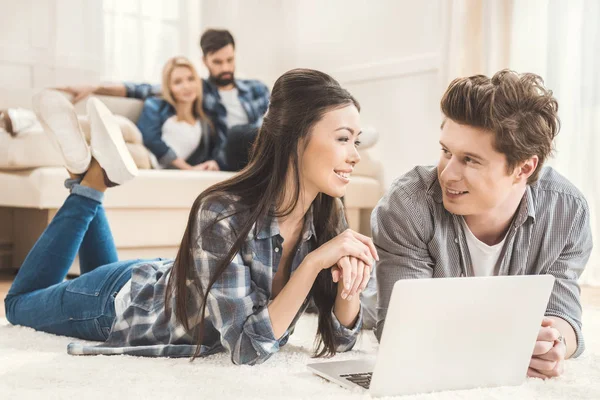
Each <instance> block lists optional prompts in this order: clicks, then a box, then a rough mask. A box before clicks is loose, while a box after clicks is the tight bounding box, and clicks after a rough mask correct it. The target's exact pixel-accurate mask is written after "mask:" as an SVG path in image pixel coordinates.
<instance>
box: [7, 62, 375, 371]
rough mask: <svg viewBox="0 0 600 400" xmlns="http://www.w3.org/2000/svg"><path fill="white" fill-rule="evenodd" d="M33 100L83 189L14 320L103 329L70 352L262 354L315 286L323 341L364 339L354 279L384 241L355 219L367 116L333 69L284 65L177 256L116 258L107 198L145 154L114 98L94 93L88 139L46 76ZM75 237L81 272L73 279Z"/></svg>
mask: <svg viewBox="0 0 600 400" xmlns="http://www.w3.org/2000/svg"><path fill="white" fill-rule="evenodd" d="M34 103H35V108H36V111H37V114H38V117H39V119H40V121H41V122H42V123H43V124H44V125H45V130H46V131H47V132H48V133H49V134H51V136H53V137H54V138H55V139H56V140H57V141H58V144H59V147H60V148H61V150H62V152H63V155H64V158H65V163H66V167H67V169H68V171H69V173H70V174H71V179H69V180H67V182H66V186H67V187H68V188H70V190H71V195H70V196H69V197H68V198H67V199H66V200H65V203H64V204H63V206H62V207H61V209H60V210H59V211H58V213H57V214H56V216H55V217H54V219H53V220H52V222H51V223H50V225H48V227H47V228H46V230H45V231H44V233H43V234H42V235H41V236H40V238H39V239H38V241H37V243H36V244H35V246H34V247H33V248H32V250H31V251H30V253H29V255H28V256H27V258H26V260H25V261H24V263H23V265H22V266H21V268H20V270H19V273H18V275H17V277H16V278H15V280H14V282H13V285H12V286H11V288H10V290H9V293H8V295H7V297H6V299H5V307H6V317H7V319H8V320H9V321H10V322H11V323H12V324H18V325H25V326H29V327H32V328H35V329H38V330H41V331H45V332H50V333H54V334H59V335H67V336H74V337H79V338H82V339H86V340H97V341H98V340H99V341H105V342H104V343H103V344H100V345H98V346H89V345H81V344H71V345H69V348H68V352H69V353H70V354H132V355H138V356H164V357H193V358H194V357H196V356H199V355H200V356H204V355H208V354H212V353H215V352H219V351H223V350H226V351H228V352H229V353H230V354H231V359H232V361H233V362H234V363H235V364H260V363H262V362H264V361H266V360H267V359H268V358H269V357H270V356H271V355H273V354H274V353H276V352H277V351H278V350H279V348H280V347H281V346H283V345H285V344H286V343H287V341H288V338H289V336H290V334H291V333H292V332H293V330H294V326H295V324H296V322H297V320H298V318H299V317H300V315H301V314H302V313H303V311H304V309H305V308H306V307H307V305H308V303H309V300H310V299H313V300H314V303H315V304H316V306H317V308H318V311H319V326H318V333H317V338H318V344H317V347H316V349H315V353H316V354H317V355H318V356H323V355H328V354H335V353H336V352H341V351H347V350H350V349H351V348H352V347H353V346H354V344H355V342H356V338H357V335H358V333H359V332H360V328H361V325H362V308H361V303H360V300H359V298H360V296H359V295H358V294H359V293H360V292H361V291H362V290H363V289H364V288H365V287H366V285H367V282H368V281H369V278H370V272H371V267H372V265H373V262H374V259H377V252H376V250H375V246H374V245H373V243H372V241H371V240H370V239H369V238H367V237H365V236H363V235H360V234H358V233H356V232H353V231H351V230H349V229H345V227H346V220H345V218H344V214H343V209H342V206H341V202H340V200H339V198H340V197H342V196H343V195H344V193H345V192H346V186H347V185H348V183H349V181H350V179H349V175H350V174H351V172H352V170H353V168H354V166H355V165H356V163H358V162H359V161H360V156H359V154H358V151H357V148H356V147H357V146H358V145H359V140H358V139H359V135H360V116H359V105H358V103H357V101H356V100H355V99H354V98H353V97H352V96H351V95H350V93H348V92H347V91H346V90H345V89H343V88H341V87H340V85H339V84H338V83H337V82H336V81H335V80H334V79H333V78H331V77H330V76H328V75H326V74H324V73H321V72H318V71H314V70H306V69H297V70H292V71H289V72H287V73H285V74H284V75H283V76H281V77H280V78H279V79H278V80H277V82H276V83H275V86H274V88H273V96H272V101H271V104H270V107H269V111H268V113H267V115H266V116H265V119H264V123H263V125H262V128H261V129H260V133H259V135H258V137H257V140H256V143H255V145H254V151H253V157H252V159H251V161H250V163H249V165H248V166H247V167H246V168H244V170H242V171H241V172H240V173H239V174H237V175H236V176H235V177H233V178H231V179H229V180H227V181H224V182H222V183H219V184H217V185H215V186H213V187H211V188H209V189H207V190H206V191H204V192H203V193H201V194H200V195H199V197H198V198H197V199H196V201H195V202H194V205H193V207H192V210H191V212H190V218H189V222H188V226H187V228H186V231H185V234H184V238H183V240H182V243H181V247H180V249H179V253H178V255H177V258H176V259H175V260H163V259H156V260H130V261H118V260H117V253H116V249H115V245H114V242H113V239H112V235H111V232H110V228H109V226H108V221H107V219H106V215H105V212H104V209H103V207H102V199H103V197H104V191H105V190H106V189H107V187H109V186H112V185H113V184H123V183H125V182H126V181H128V180H130V179H132V178H133V177H134V176H135V175H136V173H137V169H136V167H135V164H134V163H133V160H132V159H131V156H130V155H129V153H128V151H127V149H126V147H125V143H124V142H123V138H122V135H121V133H120V132H119V130H118V127H117V125H116V123H115V121H114V120H113V119H112V118H113V117H112V115H111V114H110V112H109V111H108V109H106V107H104V105H103V104H102V103H101V102H100V101H98V100H97V99H95V98H92V99H90V100H89V102H88V113H89V114H90V121H91V126H92V139H91V152H90V149H89V148H88V146H87V144H86V142H85V139H84V136H83V134H82V133H81V130H80V128H79V125H78V123H77V118H76V115H75V112H74V110H73V107H72V105H71V104H70V103H69V102H68V101H66V99H65V98H64V97H63V96H62V95H60V94H59V93H57V92H54V91H45V92H42V93H41V94H40V95H38V96H37V97H36V98H35V99H34ZM297 110H302V112H298V111H297ZM157 229H160V227H157ZM77 253H79V260H80V268H81V273H82V275H81V276H80V277H78V278H76V279H73V280H71V281H64V278H65V275H66V274H67V271H68V270H69V267H70V266H71V264H72V263H73V260H74V259H75V256H76V255H77Z"/></svg>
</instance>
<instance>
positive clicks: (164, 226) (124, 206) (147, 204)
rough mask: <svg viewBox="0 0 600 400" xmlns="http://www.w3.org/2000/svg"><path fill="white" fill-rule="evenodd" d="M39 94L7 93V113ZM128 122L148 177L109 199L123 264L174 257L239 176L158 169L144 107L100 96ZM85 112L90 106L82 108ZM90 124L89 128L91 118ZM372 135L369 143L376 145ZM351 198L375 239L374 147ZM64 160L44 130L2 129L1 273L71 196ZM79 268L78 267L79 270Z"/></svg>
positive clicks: (1, 97) (1, 102)
mask: <svg viewBox="0 0 600 400" xmlns="http://www.w3.org/2000/svg"><path fill="white" fill-rule="evenodd" d="M34 92H35V91H33V90H1V91H0V109H3V108H8V107H25V108H30V102H31V96H32V94H33V93H34ZM100 98H101V100H102V101H103V102H105V104H106V105H107V106H108V107H109V109H111V111H112V112H113V113H115V114H117V115H122V116H124V117H126V118H127V119H128V120H129V121H128V120H125V119H123V120H122V121H121V126H122V130H123V131H124V137H125V140H126V142H128V147H129V149H130V151H131V153H132V155H133V156H134V159H135V160H136V164H137V165H138V167H140V174H139V176H138V177H136V178H135V179H134V180H133V181H131V182H128V183H127V184H126V185H123V186H119V187H115V188H111V189H109V190H108V191H107V193H106V198H105V203H104V205H105V209H106V212H107V216H108V219H109V222H110V225H111V228H112V232H113V235H114V238H115V242H116V245H117V249H118V253H119V258H121V259H127V258H145V257H174V256H175V254H176V251H177V247H178V245H179V242H180V241H181V238H182V235H183V231H184V229H185V225H186V223H187V218H188V214H189V209H190V207H191V205H192V203H193V201H194V200H195V198H196V197H197V196H198V195H199V194H200V193H201V192H202V191H203V190H204V189H206V188H208V187H209V186H211V185H213V184H215V183H217V182H219V181H222V180H224V179H227V178H228V177H230V176H232V175H233V174H232V173H227V172H205V171H178V170H151V169H147V168H149V161H148V154H147V151H146V150H145V148H144V147H143V145H142V140H141V134H140V133H139V131H138V130H137V128H136V127H135V125H134V124H133V123H132V122H131V121H136V120H137V118H138V117H139V114H140V112H141V108H142V102H141V101H138V100H133V99H123V98H114V97H100ZM76 110H77V111H78V113H81V114H84V113H85V107H84V103H83V102H80V103H78V104H77V105H76ZM82 125H83V127H84V129H86V124H85V119H83V122H82ZM371 135H374V136H372V137H368V136H367V137H362V139H363V142H365V143H367V144H368V146H366V147H369V146H372V145H373V144H374V143H375V142H376V139H377V138H376V133H374V132H373V133H371ZM361 157H362V161H361V162H360V163H359V164H358V165H357V168H356V169H355V173H354V176H353V178H352V181H351V183H350V184H349V186H348V191H347V195H346V197H345V205H346V213H347V219H348V221H349V224H350V226H351V227H352V228H353V229H356V230H359V231H361V232H363V233H366V234H370V227H369V223H368V221H369V215H370V212H371V210H372V208H373V207H374V206H375V205H376V204H377V201H378V200H379V198H380V197H381V195H382V191H383V187H382V183H381V166H380V164H379V163H378V162H376V161H374V160H373V159H372V157H371V155H370V154H369V150H368V149H366V148H365V149H361ZM66 177H67V172H66V170H65V169H64V168H63V167H62V166H61V157H60V154H58V152H57V150H56V149H55V148H54V147H53V146H52V145H51V143H50V141H49V139H48V138H47V137H46V135H45V134H44V133H43V132H41V131H40V129H39V128H34V129H31V130H29V131H28V132H26V133H23V134H19V135H17V136H16V137H11V136H10V135H9V134H7V133H6V132H3V131H0V268H18V266H19V265H20V264H21V263H22V261H23V260H24V258H25V256H26V255H27V253H28V252H29V249H30V248H31V247H32V246H33V244H34V243H35V241H36V240H37V238H38V237H39V235H40V234H41V233H42V232H43V230H44V228H45V227H46V226H47V225H48V223H49V222H50V221H51V220H52V218H53V216H54V215H55V214H56V212H57V211H58V209H59V208H60V206H61V205H62V203H63V201H64V200H65V198H66V197H67V195H68V191H67V190H66V189H65V188H64V186H63V181H64V179H65V178H66ZM77 265H78V264H77V262H76V263H75V264H74V267H73V268H72V271H73V272H76V270H77Z"/></svg>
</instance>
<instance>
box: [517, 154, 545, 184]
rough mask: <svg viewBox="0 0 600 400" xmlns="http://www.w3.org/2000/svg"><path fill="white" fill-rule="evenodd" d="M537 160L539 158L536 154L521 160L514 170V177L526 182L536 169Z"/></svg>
mask: <svg viewBox="0 0 600 400" xmlns="http://www.w3.org/2000/svg"><path fill="white" fill-rule="evenodd" d="M539 161H540V160H539V158H538V156H532V157H530V158H528V159H527V160H525V161H523V162H522V163H520V165H519V166H517V171H516V172H517V174H516V176H515V179H516V180H517V181H525V182H527V180H528V179H529V177H530V176H531V175H533V173H534V172H535V170H536V169H537V167H538V163H539Z"/></svg>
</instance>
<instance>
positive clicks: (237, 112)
mask: <svg viewBox="0 0 600 400" xmlns="http://www.w3.org/2000/svg"><path fill="white" fill-rule="evenodd" d="M219 95H220V96H221V102H222V103H223V105H224V106H225V110H227V128H231V127H232V126H235V125H245V124H247V123H248V114H246V110H244V107H243V106H242V102H241V101H240V98H239V97H238V90H237V89H231V90H219Z"/></svg>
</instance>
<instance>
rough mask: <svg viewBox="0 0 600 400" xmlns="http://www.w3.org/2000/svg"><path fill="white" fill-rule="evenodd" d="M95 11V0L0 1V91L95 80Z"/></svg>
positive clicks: (98, 59) (98, 38) (98, 27)
mask: <svg viewBox="0 0 600 400" xmlns="http://www.w3.org/2000/svg"><path fill="white" fill-rule="evenodd" d="M101 12H102V2H100V1H96V0H19V1H14V0H0V27H1V32H0V88H3V87H4V88H39V87H44V86H54V85H59V84H70V83H78V82H90V81H94V80H97V79H98V78H99V77H100V75H101V72H102V55H103V54H102V36H103V31H102V18H101V17H100V16H101V15H102V14H101ZM0 90H1V89H0Z"/></svg>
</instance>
